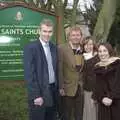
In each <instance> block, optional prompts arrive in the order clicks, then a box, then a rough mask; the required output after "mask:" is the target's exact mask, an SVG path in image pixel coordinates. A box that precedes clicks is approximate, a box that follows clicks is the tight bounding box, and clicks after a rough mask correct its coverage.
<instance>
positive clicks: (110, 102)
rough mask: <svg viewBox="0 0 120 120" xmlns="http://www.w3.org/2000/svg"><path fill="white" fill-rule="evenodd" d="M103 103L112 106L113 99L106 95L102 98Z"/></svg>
mask: <svg viewBox="0 0 120 120" xmlns="http://www.w3.org/2000/svg"><path fill="white" fill-rule="evenodd" d="M102 103H103V104H104V105H105V106H110V105H111V104H112V99H110V98H108V97H104V98H103V99H102Z"/></svg>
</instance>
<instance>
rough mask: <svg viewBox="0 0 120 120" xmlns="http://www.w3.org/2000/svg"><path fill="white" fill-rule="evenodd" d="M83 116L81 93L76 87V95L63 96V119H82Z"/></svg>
mask: <svg viewBox="0 0 120 120" xmlns="http://www.w3.org/2000/svg"><path fill="white" fill-rule="evenodd" d="M82 116H83V93H82V91H81V88H80V87H78V90H77V92H76V95H75V96H73V97H71V96H65V97H64V119H65V120H82Z"/></svg>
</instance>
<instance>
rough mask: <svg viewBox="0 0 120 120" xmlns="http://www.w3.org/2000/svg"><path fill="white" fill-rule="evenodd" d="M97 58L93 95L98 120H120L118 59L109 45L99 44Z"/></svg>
mask: <svg viewBox="0 0 120 120" xmlns="http://www.w3.org/2000/svg"><path fill="white" fill-rule="evenodd" d="M98 56H99V58H100V62H98V63H97V64H96V65H95V67H94V72H95V74H96V85H95V90H94V93H93V98H94V99H95V100H97V102H98V120H120V58H119V57H115V55H114V51H113V48H112V46H111V45H110V44H109V43H101V44H99V46H98Z"/></svg>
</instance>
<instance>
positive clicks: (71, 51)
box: [66, 44, 75, 67]
mask: <svg viewBox="0 0 120 120" xmlns="http://www.w3.org/2000/svg"><path fill="white" fill-rule="evenodd" d="M66 48H67V49H66V54H67V55H68V57H69V62H70V64H72V66H73V67H75V57H74V53H73V50H72V48H71V46H70V45H69V44H67V45H66Z"/></svg>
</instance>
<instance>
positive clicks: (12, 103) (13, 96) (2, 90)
mask: <svg viewBox="0 0 120 120" xmlns="http://www.w3.org/2000/svg"><path fill="white" fill-rule="evenodd" d="M0 120H28V108H27V94H26V86H25V83H24V81H12V80H9V81H8V80H6V81H0Z"/></svg>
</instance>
